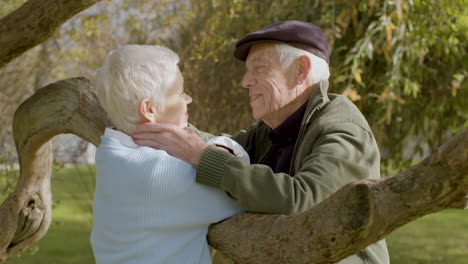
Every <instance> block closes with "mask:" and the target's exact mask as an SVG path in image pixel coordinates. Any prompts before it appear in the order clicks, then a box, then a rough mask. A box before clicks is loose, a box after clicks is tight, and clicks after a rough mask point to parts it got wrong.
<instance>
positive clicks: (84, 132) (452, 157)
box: [0, 78, 468, 263]
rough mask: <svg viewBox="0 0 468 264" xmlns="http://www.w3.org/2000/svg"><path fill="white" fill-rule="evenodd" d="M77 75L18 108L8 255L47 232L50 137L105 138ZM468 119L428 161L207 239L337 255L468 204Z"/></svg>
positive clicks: (5, 244) (241, 251)
mask: <svg viewBox="0 0 468 264" xmlns="http://www.w3.org/2000/svg"><path fill="white" fill-rule="evenodd" d="M91 86H92V85H91V83H90V82H89V81H87V80H86V79H84V78H74V79H68V80H64V81H59V82H56V83H53V84H51V85H48V86H46V87H44V88H42V89H40V90H39V91H38V92H36V93H35V94H34V95H33V96H32V97H30V98H29V99H28V100H27V101H25V102H24V103H23V104H22V105H21V106H20V107H19V108H18V110H17V111H16V114H15V119H14V124H13V129H14V136H15V143H16V147H17V150H18V155H19V157H20V166H21V172H20V178H19V180H18V184H17V186H16V189H15V190H14V192H13V193H12V194H10V196H9V197H8V198H7V199H6V200H5V201H4V203H3V204H2V205H1V207H0V260H5V259H7V258H8V257H10V256H13V255H15V254H17V253H18V252H19V251H21V250H23V249H25V248H27V247H28V246H30V245H31V244H34V243H35V242H36V241H37V240H39V239H40V238H41V237H42V236H43V235H44V234H45V233H46V232H47V229H48V226H49V223H50V220H51V193H50V177H51V162H52V154H51V150H50V148H51V147H50V143H48V141H49V140H50V138H51V137H53V136H54V135H57V134H60V133H73V134H76V135H78V136H80V137H81V138H83V139H85V140H87V141H89V142H91V143H93V144H94V145H96V146H97V145H99V143H100V135H101V134H102V133H103V131H104V128H105V127H106V126H107V125H109V124H110V123H109V121H108V119H107V117H106V114H105V113H104V111H103V109H102V108H101V106H100V105H99V103H98V100H97V98H96V96H95V95H94V93H93V92H92V91H91ZM467 194H468V129H465V130H464V131H462V132H461V133H459V134H458V135H457V136H455V137H453V138H452V139H451V140H450V141H449V142H447V143H446V144H444V145H443V146H441V147H440V148H439V149H438V150H437V151H436V152H434V153H433V154H432V155H431V156H429V157H428V158H426V159H425V160H424V161H422V162H421V163H420V164H418V165H416V166H414V167H412V168H410V169H407V170H405V171H403V172H401V173H399V174H397V175H395V176H392V177H387V178H384V179H380V180H361V181H356V182H352V183H350V184H348V185H346V186H344V187H343V188H341V189H340V190H339V191H337V192H336V193H335V194H334V195H332V196H331V197H329V198H328V199H326V200H325V201H323V202H321V203H320V204H318V205H317V206H315V207H313V208H311V209H309V210H308V211H305V212H303V213H300V214H295V215H290V216H284V215H271V214H255V213H241V214H238V215H236V216H234V217H232V218H230V219H228V220H226V221H223V222H221V223H218V224H215V225H212V226H211V227H210V230H209V234H208V241H209V243H210V244H211V245H212V246H213V247H214V248H216V249H218V250H220V251H221V252H223V253H224V254H226V255H228V256H230V257H231V258H233V259H234V260H235V261H236V262H237V263H335V262H337V261H339V260H341V259H343V258H345V257H347V256H349V255H352V254H355V253H356V252H358V251H360V250H361V249H363V248H365V247H366V246H368V245H370V244H372V243H374V242H376V241H378V240H380V239H382V238H383V237H385V236H386V235H387V234H389V233H390V232H392V231H393V230H395V229H396V228H398V227H399V226H401V225H404V224H406V223H408V222H410V221H412V220H414V219H416V218H418V217H420V216H423V215H426V214H429V213H433V212H436V211H439V210H442V209H444V208H466V207H467V205H468V198H467V197H468V196H467Z"/></svg>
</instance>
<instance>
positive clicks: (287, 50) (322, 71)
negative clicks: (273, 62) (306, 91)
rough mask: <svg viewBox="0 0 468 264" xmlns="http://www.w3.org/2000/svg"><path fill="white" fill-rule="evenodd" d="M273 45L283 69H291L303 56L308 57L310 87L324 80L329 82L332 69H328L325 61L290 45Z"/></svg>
mask: <svg viewBox="0 0 468 264" xmlns="http://www.w3.org/2000/svg"><path fill="white" fill-rule="evenodd" d="M272 45H274V48H275V50H276V52H277V54H278V56H279V60H280V63H281V65H282V66H283V69H287V68H289V67H290V66H291V64H292V63H293V62H294V61H295V60H296V59H297V58H299V57H301V56H307V57H308V58H309V60H310V70H309V74H308V78H307V79H308V81H309V82H310V85H313V84H316V83H318V82H320V81H322V80H328V78H329V77H330V69H329V68H328V63H327V62H326V61H325V60H324V59H322V58H320V57H318V56H315V55H314V54H312V53H310V52H308V51H305V50H303V49H298V48H296V47H293V46H291V45H288V44H284V43H273V44H272Z"/></svg>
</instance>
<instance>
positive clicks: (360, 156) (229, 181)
mask: <svg viewBox="0 0 468 264" xmlns="http://www.w3.org/2000/svg"><path fill="white" fill-rule="evenodd" d="M306 140H307V139H306ZM310 144H313V145H311V146H310V147H308V146H303V147H305V148H309V149H310V151H309V152H308V153H307V154H305V153H304V155H302V156H303V158H302V160H301V161H300V162H301V166H300V169H299V170H298V172H297V173H296V174H295V175H294V176H293V177H291V176H290V175H288V174H285V173H274V172H273V171H272V170H271V168H269V167H268V166H266V165H260V164H255V165H250V164H248V163H246V162H245V161H243V160H242V159H239V158H237V157H234V156H233V155H231V154H229V153H226V152H223V151H220V150H218V149H216V148H214V147H212V146H209V147H208V148H206V149H205V151H204V152H203V153H202V156H201V159H200V161H199V164H198V170H197V181H198V182H199V183H203V184H206V185H209V186H213V187H217V188H222V189H224V190H225V191H227V192H228V193H229V194H230V195H231V196H232V197H234V198H235V199H236V200H237V202H238V203H239V204H240V205H241V206H242V207H243V208H245V209H246V210H248V211H254V212H267V213H279V214H291V213H297V212H301V211H303V210H306V209H308V208H310V207H312V206H313V205H315V204H316V203H318V202H320V201H322V200H323V199H325V198H327V197H328V196H330V195H331V194H332V193H334V192H335V191H336V190H338V189H339V188H340V187H342V186H343V185H345V184H346V183H349V182H351V181H353V180H358V179H363V178H377V177H378V176H379V169H378V168H379V167H378V163H379V161H380V158H379V153H378V149H377V145H376V143H375V140H374V138H373V136H372V134H370V133H369V132H368V131H366V130H364V129H363V128H361V127H360V126H359V125H357V124H355V123H351V122H348V123H346V125H345V126H343V123H338V124H335V125H331V126H330V127H329V128H327V129H326V130H325V131H323V132H322V134H321V135H320V136H319V138H318V139H317V140H316V141H315V142H313V143H312V142H311V143H310ZM298 158H299V157H298Z"/></svg>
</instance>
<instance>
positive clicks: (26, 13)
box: [0, 0, 100, 68]
mask: <svg viewBox="0 0 468 264" xmlns="http://www.w3.org/2000/svg"><path fill="white" fill-rule="evenodd" d="M99 1H100V0H73V1H69V0H29V1H27V2H26V3H24V4H23V5H22V6H21V7H19V8H18V9H17V10H15V11H13V12H12V13H10V14H8V15H7V16H5V17H3V18H1V19H0V35H1V36H2V37H1V38H0V47H2V48H1V49H0V68H1V67H3V66H4V65H5V64H7V63H8V62H10V61H11V60H13V59H14V58H16V57H18V56H19V55H21V54H22V53H23V52H25V51H27V50H28V49H30V48H32V47H34V46H36V45H38V44H40V43H42V42H44V41H45V40H46V39H48V38H49V37H50V36H52V34H53V33H54V31H55V30H56V29H57V28H58V27H60V26H61V25H62V24H63V23H65V22H66V21H67V20H68V19H70V18H71V17H72V16H74V15H75V14H77V13H79V12H80V11H82V10H85V9H87V8H89V7H90V6H92V5H94V4H95V3H97V2H99Z"/></svg>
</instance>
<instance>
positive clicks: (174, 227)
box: [91, 129, 242, 264]
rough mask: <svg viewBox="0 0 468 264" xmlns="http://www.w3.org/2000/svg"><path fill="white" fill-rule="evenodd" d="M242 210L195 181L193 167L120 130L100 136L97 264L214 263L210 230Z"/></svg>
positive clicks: (93, 241)
mask: <svg viewBox="0 0 468 264" xmlns="http://www.w3.org/2000/svg"><path fill="white" fill-rule="evenodd" d="M223 140H226V139H223ZM241 210H242V209H241V208H239V207H238V206H237V205H236V203H235V202H234V201H233V200H231V199H230V198H229V197H228V196H227V195H226V193H225V192H223V191H221V190H219V189H215V188H210V187H207V186H204V185H201V184H197V183H195V169H194V168H193V167H192V166H191V165H190V164H188V163H186V162H184V161H182V160H179V159H177V158H175V157H172V156H170V155H168V154H167V153H166V152H165V151H162V150H155V149H152V148H149V147H139V146H138V145H136V144H135V143H134V142H133V140H132V138H131V137H130V136H128V135H126V134H124V133H121V132H119V131H116V130H111V129H106V132H105V134H104V135H103V136H102V142H101V144H100V145H99V147H98V148H97V151H96V191H95V194H94V201H93V216H94V219H93V230H92V233H91V245H92V248H93V252H94V256H95V259H96V263H98V264H111V263H112V264H130V263H138V264H142V263H171V264H172V263H174V264H178V263H181V264H186V263H197V264H198V263H203V264H204V263H211V258H210V254H209V251H208V244H207V241H206V234H207V231H208V226H209V225H210V224H211V223H216V222H219V221H221V220H223V219H225V218H227V217H230V216H232V215H234V214H236V213H238V212H239V211H241Z"/></svg>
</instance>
